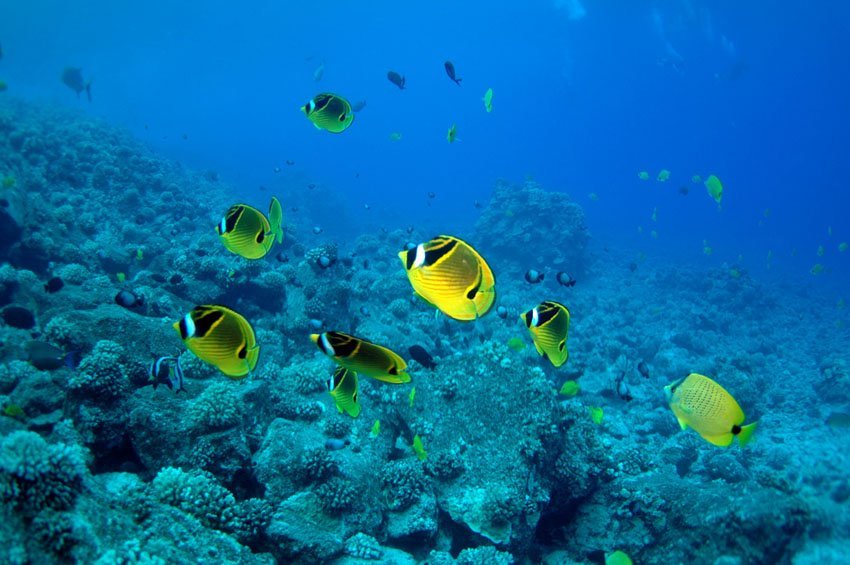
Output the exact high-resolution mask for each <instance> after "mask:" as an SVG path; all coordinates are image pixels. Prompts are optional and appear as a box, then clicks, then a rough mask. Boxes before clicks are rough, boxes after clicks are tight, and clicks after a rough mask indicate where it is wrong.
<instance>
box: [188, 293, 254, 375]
mask: <svg viewBox="0 0 850 565" xmlns="http://www.w3.org/2000/svg"><path fill="white" fill-rule="evenodd" d="M174 329H175V330H176V331H177V333H178V334H180V339H182V340H183V343H185V344H186V347H188V348H189V351H191V352H192V353H194V354H195V355H197V356H198V358H199V359H201V360H202V361H205V362H206V363H209V364H211V365H215V366H216V367H217V368H218V370H219V371H221V372H222V373H224V374H225V375H227V376H228V377H230V378H232V379H240V378H243V377H245V376H246V375H247V374H248V373H250V372H251V371H253V370H254V367H256V366H257V358H258V357H259V355H260V347H259V346H258V345H257V339H256V337H255V336H254V329H253V328H252V327H251V324H249V323H248V320H246V319H245V318H243V317H242V315H241V314H239V313H237V312H234V311H233V310H231V309H230V308H227V307H226V306H217V305H209V306H195V307H194V308H193V309H192V311H191V312H189V313H188V314H186V315H185V316H183V317H182V318H181V319H180V320H179V321H177V322H174Z"/></svg>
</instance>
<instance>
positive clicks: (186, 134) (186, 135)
mask: <svg viewBox="0 0 850 565" xmlns="http://www.w3.org/2000/svg"><path fill="white" fill-rule="evenodd" d="M180 137H181V138H183V141H189V134H188V133H183V134H181V135H180Z"/></svg>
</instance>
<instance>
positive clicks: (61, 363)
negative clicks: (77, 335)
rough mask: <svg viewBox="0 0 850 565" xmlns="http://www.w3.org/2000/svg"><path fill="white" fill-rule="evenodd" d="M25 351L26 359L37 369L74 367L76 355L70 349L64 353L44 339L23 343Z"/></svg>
mask: <svg viewBox="0 0 850 565" xmlns="http://www.w3.org/2000/svg"><path fill="white" fill-rule="evenodd" d="M24 350H25V351H26V352H27V361H28V362H29V364H30V365H32V366H33V367H35V368H36V369H38V370H39V371H53V370H55V369H59V368H60V367H68V368H69V369H74V368H75V367H76V361H77V355H76V354H75V353H74V352H73V351H72V352H71V353H65V352H64V351H63V350H61V349H59V348H58V347H56V346H55V345H51V344H49V343H47V342H46V341H28V342H27V343H26V345H24Z"/></svg>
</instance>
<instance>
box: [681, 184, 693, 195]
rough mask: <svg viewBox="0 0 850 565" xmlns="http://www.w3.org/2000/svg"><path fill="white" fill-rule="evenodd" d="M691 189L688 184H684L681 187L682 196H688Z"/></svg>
mask: <svg viewBox="0 0 850 565" xmlns="http://www.w3.org/2000/svg"><path fill="white" fill-rule="evenodd" d="M690 191H691V189H689V188H688V187H687V186H684V185H682V186H680V187H679V194H681V195H682V196H687V195H688V193H689V192H690Z"/></svg>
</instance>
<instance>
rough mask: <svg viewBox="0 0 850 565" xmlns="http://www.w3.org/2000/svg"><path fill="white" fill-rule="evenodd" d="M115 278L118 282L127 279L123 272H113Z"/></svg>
mask: <svg viewBox="0 0 850 565" xmlns="http://www.w3.org/2000/svg"><path fill="white" fill-rule="evenodd" d="M115 280H117V281H118V282H120V283H123V282H124V281H126V280H127V275H125V274H124V273H115Z"/></svg>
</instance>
